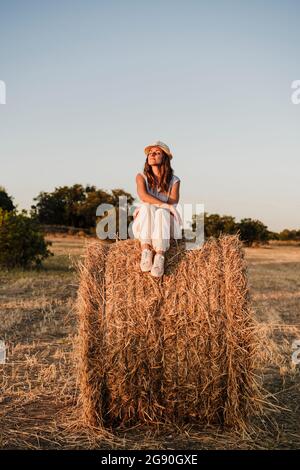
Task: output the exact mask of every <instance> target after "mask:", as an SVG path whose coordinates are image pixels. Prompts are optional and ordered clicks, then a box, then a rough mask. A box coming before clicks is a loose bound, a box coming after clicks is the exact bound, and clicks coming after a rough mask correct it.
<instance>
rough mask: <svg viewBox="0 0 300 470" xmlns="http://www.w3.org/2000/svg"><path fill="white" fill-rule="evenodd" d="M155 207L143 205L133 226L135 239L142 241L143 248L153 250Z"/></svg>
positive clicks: (147, 204)
mask: <svg viewBox="0 0 300 470" xmlns="http://www.w3.org/2000/svg"><path fill="white" fill-rule="evenodd" d="M154 214H155V207H154V206H153V204H149V203H143V204H142V205H141V206H140V210H139V212H138V215H137V216H136V218H135V220H134V222H133V224H132V233H133V236H134V238H136V239H138V240H140V242H141V248H142V249H144V248H148V249H151V248H152V236H151V234H152V230H153V225H154Z"/></svg>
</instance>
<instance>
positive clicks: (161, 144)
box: [144, 140, 173, 160]
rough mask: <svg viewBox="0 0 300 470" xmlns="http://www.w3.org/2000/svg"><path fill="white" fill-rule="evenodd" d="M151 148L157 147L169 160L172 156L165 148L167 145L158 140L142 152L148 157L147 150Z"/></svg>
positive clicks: (167, 148)
mask: <svg viewBox="0 0 300 470" xmlns="http://www.w3.org/2000/svg"><path fill="white" fill-rule="evenodd" d="M151 147H159V148H160V149H162V150H163V151H164V152H166V154H167V155H168V156H169V158H170V160H171V159H172V158H173V155H172V154H171V152H170V149H169V147H168V146H167V144H164V143H163V142H161V141H160V140H157V141H156V142H154V144H151V145H148V146H147V147H145V149H144V151H145V154H146V155H148V153H149V150H150V149H151Z"/></svg>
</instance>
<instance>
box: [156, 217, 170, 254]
mask: <svg viewBox="0 0 300 470" xmlns="http://www.w3.org/2000/svg"><path fill="white" fill-rule="evenodd" d="M170 218H171V214H170V211H169V210H168V209H164V208H157V209H156V211H155V215H154V227H153V231H152V246H153V248H154V249H155V251H156V253H161V254H163V253H164V252H165V251H167V250H168V249H169V247H170V236H171V233H170V222H171V219H170Z"/></svg>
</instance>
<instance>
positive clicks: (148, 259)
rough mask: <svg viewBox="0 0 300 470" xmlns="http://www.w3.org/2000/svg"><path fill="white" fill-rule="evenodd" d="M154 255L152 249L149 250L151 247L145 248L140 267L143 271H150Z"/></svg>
mask: <svg viewBox="0 0 300 470" xmlns="http://www.w3.org/2000/svg"><path fill="white" fill-rule="evenodd" d="M152 257H153V253H152V250H149V248H144V249H143V250H142V256H141V262H140V267H141V270H142V271H143V272H146V271H150V269H151V266H152Z"/></svg>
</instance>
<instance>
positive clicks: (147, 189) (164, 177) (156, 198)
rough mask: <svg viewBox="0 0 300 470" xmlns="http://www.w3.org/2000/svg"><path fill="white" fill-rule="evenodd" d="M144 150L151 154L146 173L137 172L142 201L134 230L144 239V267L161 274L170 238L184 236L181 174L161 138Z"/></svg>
mask: <svg viewBox="0 0 300 470" xmlns="http://www.w3.org/2000/svg"><path fill="white" fill-rule="evenodd" d="M144 151H145V154H146V155H147V157H146V161H145V166H144V173H143V174H142V173H138V174H137V175H136V184H137V193H138V195H139V198H140V200H141V201H142V204H141V206H140V207H138V208H137V209H136V210H135V212H134V214H133V216H134V222H133V224H132V232H133V235H134V238H137V239H139V240H140V242H141V249H142V254H141V262H140V267H141V270H142V271H143V272H146V271H151V274H152V276H155V277H161V276H162V275H163V273H164V260H165V257H164V253H165V252H166V251H167V250H168V249H169V247H170V238H171V237H174V238H181V230H182V229H181V226H182V220H181V217H180V214H179V213H178V211H177V210H176V205H177V203H178V201H179V188H180V178H178V176H176V175H174V174H173V169H172V168H171V163H170V161H171V159H172V158H173V156H172V154H171V152H170V149H169V147H168V146H167V145H166V144H164V143H163V142H160V141H157V142H155V143H154V144H152V145H148V146H147V147H146V148H145V150H144ZM154 251H155V256H154V260H153V253H154ZM152 261H153V263H152Z"/></svg>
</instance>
